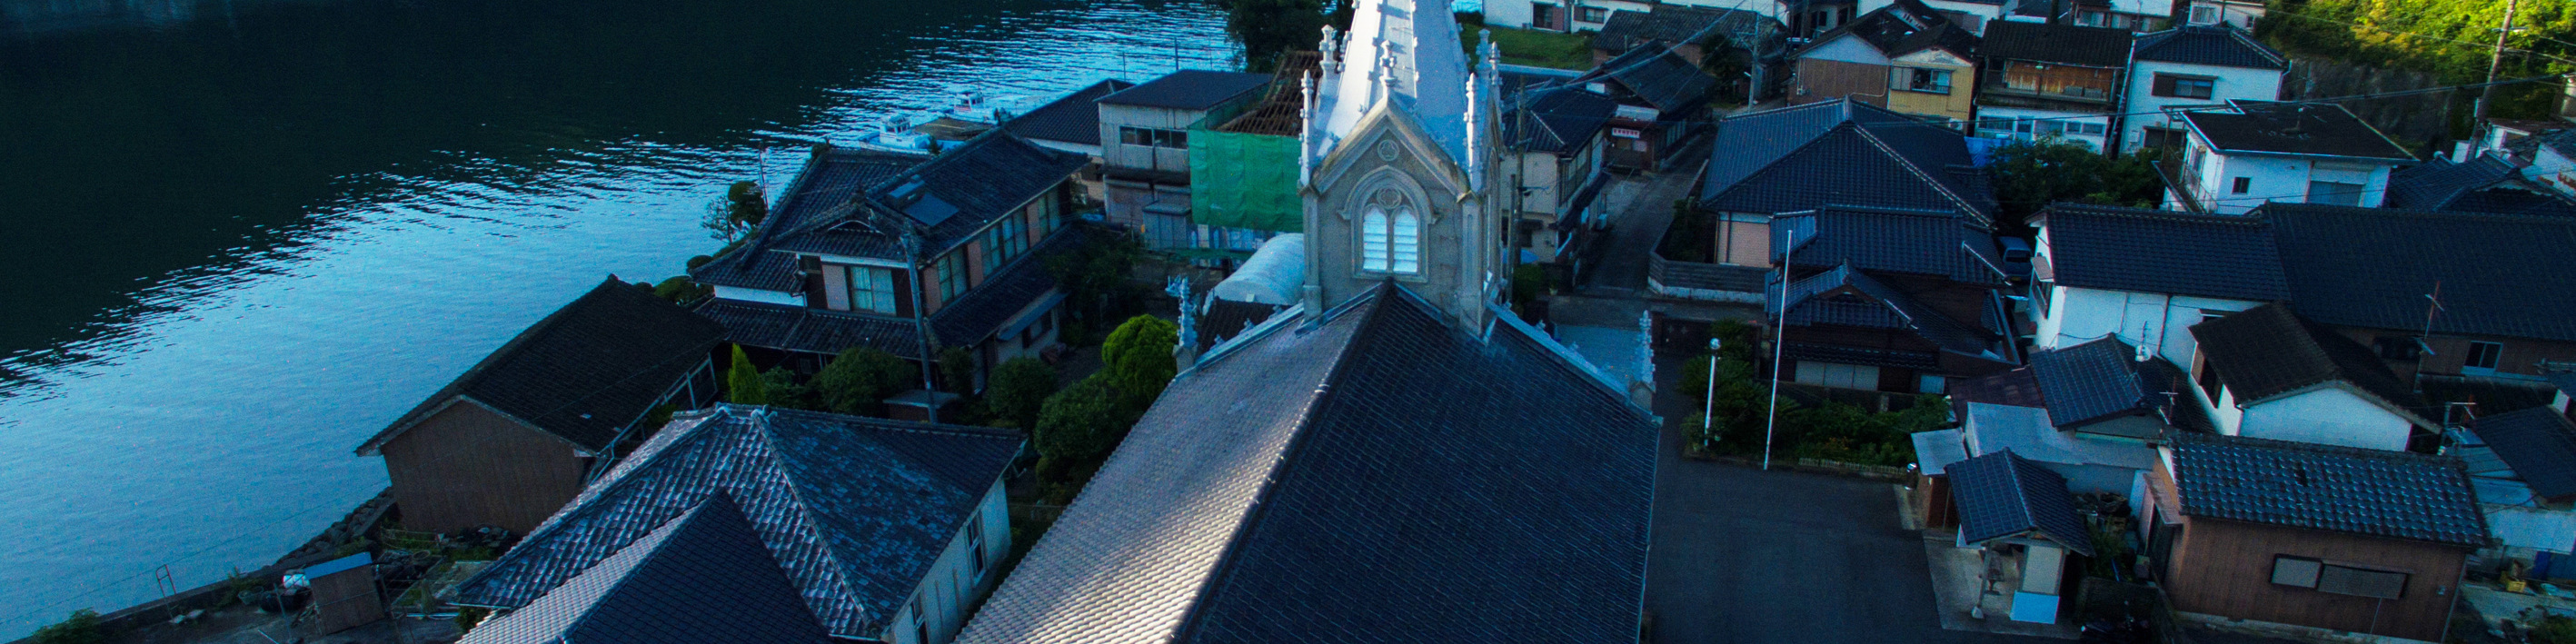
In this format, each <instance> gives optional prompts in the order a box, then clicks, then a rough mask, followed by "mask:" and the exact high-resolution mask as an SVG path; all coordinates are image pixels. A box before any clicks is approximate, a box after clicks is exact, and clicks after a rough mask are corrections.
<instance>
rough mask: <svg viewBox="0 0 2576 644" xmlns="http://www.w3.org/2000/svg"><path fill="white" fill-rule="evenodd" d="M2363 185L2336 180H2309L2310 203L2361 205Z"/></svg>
mask: <svg viewBox="0 0 2576 644" xmlns="http://www.w3.org/2000/svg"><path fill="white" fill-rule="evenodd" d="M2361 192H2362V185H2361V184H2358V183H2341V182H2335V181H2310V182H2308V203H2317V204H2326V205H2330V206H2358V205H2361Z"/></svg>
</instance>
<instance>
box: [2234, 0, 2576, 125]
mask: <svg viewBox="0 0 2576 644" xmlns="http://www.w3.org/2000/svg"><path fill="white" fill-rule="evenodd" d="M2506 1H2507V0H2288V1H2286V2H2282V3H2277V4H2275V5H2273V9H2272V11H2271V12H2270V13H2269V14H2267V15H2266V16H2265V17H2264V18H2263V20H2262V21H2261V22H2259V23H2257V24H2256V29H2255V33H2256V34H2257V35H2259V36H2261V37H2262V38H2263V40H2264V41H2265V42H2267V43H2270V44H2271V45H2272V46H2274V47H2277V48H2280V49H2281V50H2282V51H2283V52H2287V53H2292V54H2304V55H2312V56H2322V57H2327V58H2334V59H2338V60H2342V61H2345V62H2350V63H2356V64H2361V65H2366V66H2371V67H2388V68H2396V69H2408V70H2415V71H2424V72H2433V73H2436V74H2439V75H2441V77H2442V80H2443V82H2447V83H2454V84H2470V83H2479V82H2484V81H2485V80H2486V74H2487V65H2488V62H2489V61H2490V57H2491V56H2493V54H2494V45H2495V30H2496V28H2498V27H2501V26H2503V21H2504V12H2505V3H2506ZM2513 24H2514V33H2513V35H2511V36H2510V37H2508V38H2507V40H2506V46H2507V48H2508V49H2509V50H2510V51H2508V52H2507V55H2506V56H2505V58H2504V63H2503V65H2502V66H2500V67H2499V68H2498V69H2497V78H2499V79H2512V78H2525V77H2531V76H2539V75H2543V74H2550V73H2557V72H2566V71H2570V70H2576V66H2571V65H2570V64H2569V62H2568V61H2570V60H2576V7H2571V6H2570V5H2568V4H2566V3H2559V2H2538V1H2532V2H2522V3H2520V4H2519V5H2518V6H2517V7H2516V8H2515V11H2514V21H2513ZM2559 91H2560V90H2559V84H2558V83H2525V84H2520V85H2507V86H2503V87H2499V88H2498V89H2497V92H2496V94H2497V104H2496V106H2495V107H2494V109H2493V110H2492V111H2491V113H2492V114H2493V115H2495V116H2509V117H2517V118H2545V117H2547V116H2548V115H2549V114H2550V111H2551V108H2552V106H2553V105H2554V102H2553V101H2554V100H2555V98H2556V96H2557V93H2558V92H2559ZM2470 92H2471V94H2472V95H2474V94H2475V93H2476V92H2477V90H2470Z"/></svg>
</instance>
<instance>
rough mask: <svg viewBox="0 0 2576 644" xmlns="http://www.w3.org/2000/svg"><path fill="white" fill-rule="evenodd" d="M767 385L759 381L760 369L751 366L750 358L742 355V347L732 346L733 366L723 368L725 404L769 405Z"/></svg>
mask: <svg viewBox="0 0 2576 644" xmlns="http://www.w3.org/2000/svg"><path fill="white" fill-rule="evenodd" d="M768 385H769V383H768V382H766V381H764V380H761V378H760V369H759V368H756V367H753V366H751V357H750V356H746V355H743V353H742V345H739V344H737V345H733V364H732V365H731V366H728V367H726V368H725V402H730V403H733V404H737V405H766V404H769V386H768Z"/></svg>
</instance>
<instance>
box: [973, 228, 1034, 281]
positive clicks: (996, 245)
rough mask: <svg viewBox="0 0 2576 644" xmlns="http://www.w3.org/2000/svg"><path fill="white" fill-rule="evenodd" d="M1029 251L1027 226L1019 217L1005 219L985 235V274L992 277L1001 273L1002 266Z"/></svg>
mask: <svg viewBox="0 0 2576 644" xmlns="http://www.w3.org/2000/svg"><path fill="white" fill-rule="evenodd" d="M1028 249H1029V236H1028V228H1027V224H1026V223H1023V222H1021V221H1020V218H1018V217H1003V218H1002V220H1001V221H1000V222H997V223H994V224H993V228H992V230H991V231H990V232H987V233H985V234H984V274H985V275H992V274H994V273H997V272H1000V271H1001V270H1002V264H1005V263H1008V262H1010V261H1011V258H1013V257H1018V256H1020V253H1022V252H1024V251H1027V250H1028Z"/></svg>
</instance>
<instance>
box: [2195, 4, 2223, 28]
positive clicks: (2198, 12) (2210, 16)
mask: <svg viewBox="0 0 2576 644" xmlns="http://www.w3.org/2000/svg"><path fill="white" fill-rule="evenodd" d="M2214 22H2218V8H2217V7H2192V8H2191V24H2194V25H2206V24H2210V23H2214Z"/></svg>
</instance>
